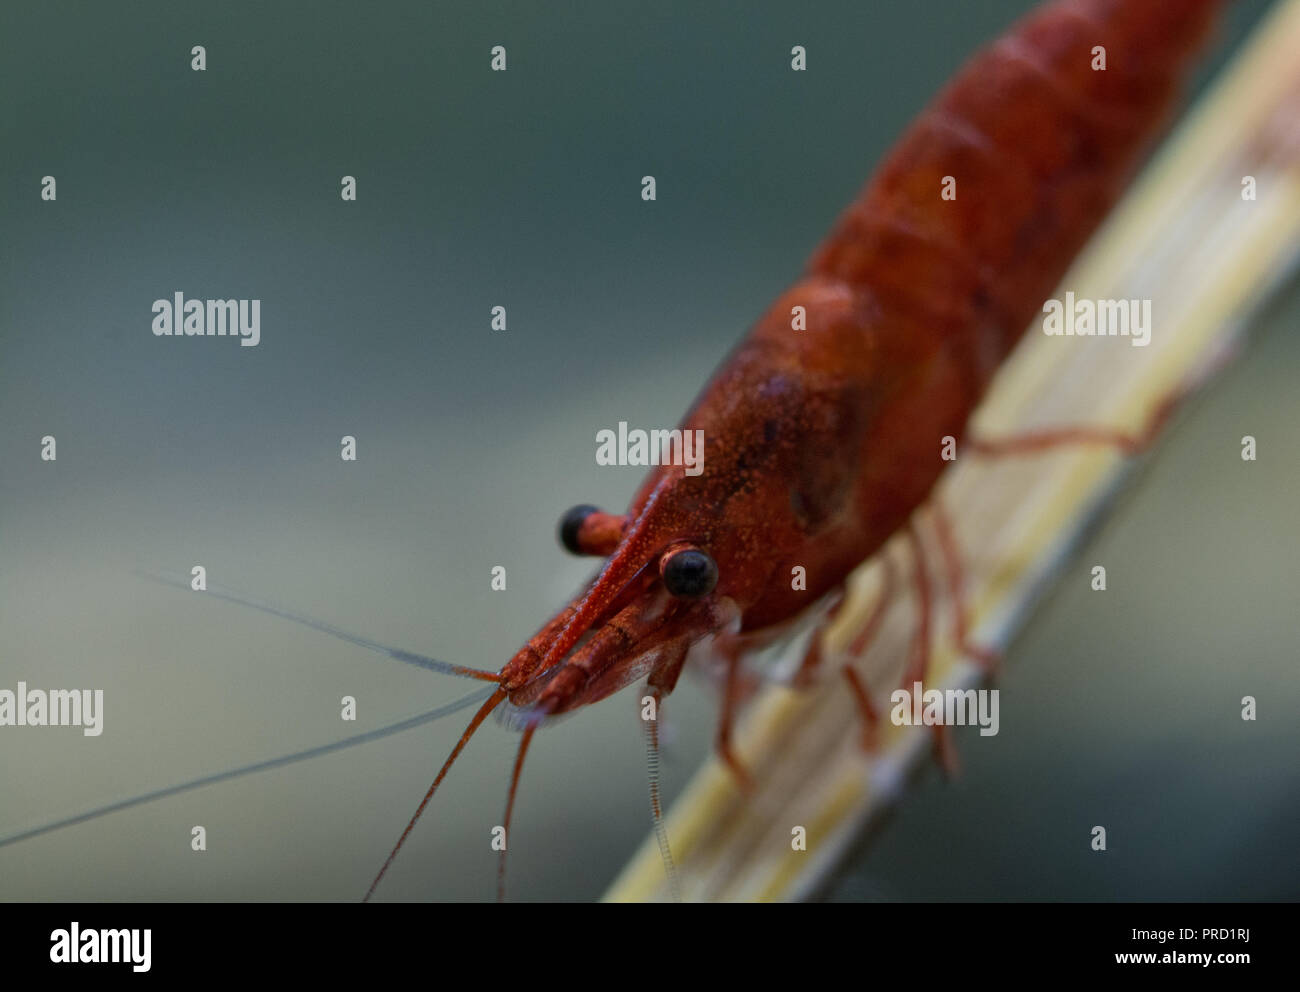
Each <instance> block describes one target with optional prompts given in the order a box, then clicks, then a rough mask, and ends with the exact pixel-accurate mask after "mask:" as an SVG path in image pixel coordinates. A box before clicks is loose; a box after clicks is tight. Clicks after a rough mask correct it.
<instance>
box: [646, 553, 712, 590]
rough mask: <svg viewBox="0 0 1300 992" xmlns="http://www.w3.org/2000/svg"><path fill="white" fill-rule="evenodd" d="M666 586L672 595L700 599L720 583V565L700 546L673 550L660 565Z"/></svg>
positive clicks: (660, 571)
mask: <svg viewBox="0 0 1300 992" xmlns="http://www.w3.org/2000/svg"><path fill="white" fill-rule="evenodd" d="M659 574H660V575H661V576H662V577H663V580H664V588H665V589H667V590H668V594H669V595H670V596H677V597H678V598H680V599H698V598H699V597H701V596H707V595H708V594H709V593H711V592H713V587H714V586H716V585H717V584H718V565H717V563H716V562H715V561H714V560H713V559H712V558H710V557H709V556H708V555H707V554H705V553H704V552H703V551H701V550H700V549H699V548H683V549H682V550H681V551H674V552H671V553H670V554H669V555H668V556H667V557H665V558H664V560H663V562H662V564H661V565H660V566H659Z"/></svg>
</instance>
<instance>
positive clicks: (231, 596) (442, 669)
mask: <svg viewBox="0 0 1300 992" xmlns="http://www.w3.org/2000/svg"><path fill="white" fill-rule="evenodd" d="M135 574H136V575H138V576H139V577H140V578H142V579H148V580H149V581H150V582H157V583H159V584H160V585H165V586H171V587H172V588H174V589H184V590H186V591H187V592H188V591H190V585H189V583H187V582H178V581H177V580H175V579H170V578H167V577H166V576H162V575H155V574H153V573H152V572H144V571H136V573H135ZM203 594H204V595H205V596H213V597H215V598H216V599H223V600H225V601H226V602H227V603H235V604H236V605H238V606H246V607H248V608H249V609H253V610H258V611H259V612H262V613H269V614H270V615H271V616H273V617H279V618H280V619H282V620H288V621H290V622H292V623H296V624H300V625H301V626H303V627H310V628H311V629H312V630H316V631H319V632H320V633H322V634H328V635H329V636H330V637H335V638H338V639H339V640H340V641H346V642H347V643H348V644H354V645H356V646H357V647H359V648H365V649H366V650H367V651H377V652H379V653H380V654H386V655H388V656H389V657H390V658H396V659H397V660H398V661H401V662H405V663H406V664H408V665H414V666H415V667H417V668H424V669H427V670H428V671H431V672H438V673H440V674H442V675H458V676H460V677H461V678H469V679H478V680H479V681H481V682H497V681H500V676H498V675H497V674H496V673H494V672H486V671H483V670H481V669H478V668H466V667H465V666H464V665H453V664H451V663H449V662H446V661H439V660H438V659H437V658H430V657H429V656H427V655H423V654H416V653H415V652H414V651H404V650H403V649H401V648H392V647H389V646H388V645H386V644H380V643H379V642H378V641H375V640H371V639H370V638H369V637H362V636H361V635H360V634H352V633H349V632H348V631H346V630H343V629H342V628H339V627H335V626H334V625H333V624H332V623H326V622H325V621H324V620H317V619H315V618H314V617H309V616H307V615H306V614H305V613H295V612H293V611H292V610H286V609H284V608H283V607H279V606H272V605H271V604H269V603H262V602H259V601H258V600H255V599H252V598H251V597H248V596H244V595H241V594H239V593H235V592H231V591H229V590H225V589H223V588H222V587H219V586H210V587H209V588H207V589H206V590H204V593H203Z"/></svg>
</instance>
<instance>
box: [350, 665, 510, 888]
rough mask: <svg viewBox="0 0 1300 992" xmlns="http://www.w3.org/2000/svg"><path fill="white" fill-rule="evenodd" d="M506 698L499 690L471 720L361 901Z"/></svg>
mask: <svg viewBox="0 0 1300 992" xmlns="http://www.w3.org/2000/svg"><path fill="white" fill-rule="evenodd" d="M505 698H506V691H505V690H504V689H501V688H498V689H497V690H496V691H495V692H493V693H492V695H491V696H489V697H488V700H487V702H486V703H484V704H483V705H482V706H481V707H479V711H478V712H477V713H475V714H474V719H472V720H470V722H469V726H468V727H466V728H465V732H464V733H463V734H461V735H460V740H459V741H457V742H456V746H455V747H454V748H452V749H451V754H450V755H449V756H448V758H447V760H446V761H445V762H444V763H443V766H442V770H441V771H439V772H438V777H437V778H435V779H434V780H433V785H431V786H429V791H428V792H426V793H425V794H424V798H423V799H421V800H420V805H419V806H417V807H416V809H415V813H414V815H413V816H412V817H411V821H410V822H409V823H408V824H407V825H406V829H405V830H403V831H402V836H400V837H398V838H397V843H396V844H394V845H393V849H392V850H391V851H390V852H389V853H388V860H387V861H385V862H384V866H383V867H382V868H380V869H379V874H378V875H376V876H375V880H374V881H373V882H371V883H370V888H369V889H367V890H366V895H365V898H364V899H362V900H361V901H362V902H369V901H370V897H371V896H373V895H374V894H375V888H376V887H377V886H378V885H379V883H380V882H381V881H382V880H383V877H384V875H385V874H386V873H387V871H388V866H389V865H391V864H392V863H393V859H394V858H395V857H397V852H398V851H400V850H401V849H402V845H403V844H405V843H406V838H407V837H408V836H409V835H410V833H411V831H412V830H413V829H414V828H415V825H416V823H418V822H419V820H420V817H421V816H422V815H423V814H424V807H426V806H428V805H429V800H430V799H432V798H433V794H434V793H435V792H436V791H437V790H438V786H440V785H441V784H442V780H443V779H444V778H446V776H447V772H449V771H450V770H451V766H452V763H453V762H455V760H456V759H457V758H458V757H459V756H460V752H461V751H463V750H465V745H466V744H468V743H469V739H470V738H471V737H473V736H474V731H476V730H478V728H479V727H480V726H482V724H483V721H484V720H486V719H487V717H488V714H489V713H491V712H492V711H493V710H494V709H496V708H497V706H498V705H500V703H501V701H502V700H503V699H505Z"/></svg>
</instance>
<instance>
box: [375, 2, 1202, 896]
mask: <svg viewBox="0 0 1300 992" xmlns="http://www.w3.org/2000/svg"><path fill="white" fill-rule="evenodd" d="M1221 2H1222V0H1162V2H1159V3H1156V2H1152V0H1056V2H1054V3H1050V4H1046V5H1044V6H1042V7H1040V8H1039V9H1038V10H1037V11H1035V12H1034V13H1031V14H1030V15H1029V16H1028V17H1026V18H1025V19H1023V20H1022V21H1020V22H1019V24H1018V25H1016V26H1015V27H1013V28H1012V30H1011V31H1010V32H1009V33H1008V34H1007V35H1005V36H1004V37H1003V38H1002V39H1000V40H999V41H997V42H995V43H994V44H992V45H991V46H989V47H988V48H986V49H984V50H983V51H982V52H981V53H979V54H977V55H976V56H975V57H974V58H973V59H972V60H971V61H970V62H969V63H968V64H967V65H966V67H965V68H964V69H963V70H962V71H961V72H960V73H959V74H958V75H957V76H956V78H955V79H954V80H953V81H952V83H951V84H949V86H948V87H947V88H946V89H945V90H944V91H943V92H942V93H941V94H940V95H939V96H938V98H937V99H936V100H935V101H934V102H933V103H932V104H931V106H930V107H929V108H928V109H927V110H926V111H925V112H924V113H923V114H922V115H921V117H920V118H919V119H918V120H917V121H916V122H915V123H914V124H913V125H912V126H911V127H910V129H909V130H908V131H907V132H906V133H905V134H904V135H903V137H902V139H901V141H900V142H899V143H898V145H897V146H896V147H895V149H894V151H893V152H892V153H891V154H890V155H889V156H888V158H887V159H886V160H885V162H884V163H883V164H882V165H881V166H880V168H879V169H878V171H877V172H876V174H875V176H874V177H873V178H872V179H871V180H870V181H869V182H868V184H867V186H866V187H865V189H864V190H863V192H862V193H861V195H860V196H859V198H858V199H857V200H856V201H855V202H854V203H853V204H852V205H851V206H850V207H849V208H848V210H847V211H846V212H845V213H844V215H843V216H842V217H841V219H840V220H839V222H838V224H837V226H836V227H835V229H834V231H833V232H832V233H831V235H830V237H829V238H828V239H827V240H826V242H825V243H824V244H823V245H822V246H821V248H820V249H819V250H818V251H817V252H816V253H815V254H814V256H813V259H812V261H811V264H810V265H809V268H808V272H807V274H806V275H805V276H804V278H803V279H801V280H800V281H799V282H797V283H796V284H795V285H794V286H792V287H791V288H790V289H789V290H787V291H786V292H785V293H784V294H783V295H782V296H781V297H780V298H778V299H777V301H776V302H775V303H774V304H773V305H772V307H771V308H770V309H769V310H768V311H767V312H766V313H765V314H764V315H763V316H762V317H760V318H759V320H758V322H757V324H756V325H755V326H754V327H753V329H752V330H751V331H750V332H749V334H748V335H747V336H746V337H745V338H744V339H743V340H742V341H741V342H740V344H739V346H738V347H737V348H736V349H735V351H733V352H732V354H731V355H730V357H729V358H728V359H727V360H726V361H725V362H724V364H723V365H722V367H721V368H720V369H719V370H718V371H717V372H716V373H715V374H714V376H713V378H712V380H711V381H710V382H709V384H708V385H707V386H706V387H705V389H704V392H703V393H702V394H701V395H700V397H699V398H698V399H697V400H696V402H695V404H694V406H693V408H692V409H691V411H690V412H689V413H688V414H687V415H686V418H685V420H684V421H683V423H682V425H681V426H682V429H683V431H701V432H703V438H704V449H705V458H704V465H703V472H702V474H698V475H688V474H687V472H686V467H685V466H684V465H672V464H669V465H662V466H660V467H659V468H657V469H656V470H655V471H653V472H652V473H651V474H650V475H649V477H648V478H647V479H646V481H645V482H644V483H643V484H642V486H641V488H640V490H639V491H638V492H637V494H636V496H635V498H634V499H633V501H632V504H631V507H630V508H629V510H628V512H627V513H626V514H624V515H613V514H608V513H603V512H600V511H598V510H596V509H595V508H594V507H575V508H574V510H572V511H570V512H569V514H567V515H566V517H565V518H564V519H563V521H562V523H561V539H562V541H563V543H564V544H565V545H566V546H567V547H568V548H569V549H570V550H571V551H574V552H575V553H579V554H588V555H592V556H598V557H604V558H605V559H606V561H605V563H604V565H603V566H602V567H601V569H600V571H599V573H598V574H597V575H596V576H595V578H593V579H592V581H591V582H590V583H589V584H588V585H587V586H586V587H585V588H584V589H583V590H582V591H581V592H580V593H579V594H578V595H577V596H576V597H574V599H573V600H572V601H571V602H570V603H569V604H568V605H567V606H566V607H564V608H563V609H562V610H561V611H560V612H559V613H557V614H556V615H555V616H554V617H553V618H552V619H551V620H550V621H549V622H548V623H547V624H546V625H545V626H543V627H542V629H541V630H540V631H538V632H537V634H535V635H534V636H533V637H532V638H531V639H530V640H529V641H528V643H526V644H525V645H524V646H523V647H522V648H521V649H520V650H519V651H518V652H517V653H516V654H515V656H514V657H513V658H511V659H510V661H509V662H508V663H507V664H506V665H505V666H504V667H503V668H502V669H501V670H500V671H499V672H497V673H495V674H490V673H480V674H481V676H482V677H484V678H487V679H491V680H492V681H495V682H496V683H497V688H496V690H495V691H494V692H493V693H492V695H491V697H489V699H488V700H487V701H486V702H485V703H484V704H483V706H482V707H481V708H480V710H479V711H478V713H477V714H476V715H475V717H474V718H473V720H471V722H470V725H469V727H468V728H467V730H466V731H465V733H464V735H462V737H461V739H460V743H459V744H458V745H457V746H456V748H455V750H454V751H453V752H452V754H451V756H450V757H449V758H448V760H447V762H446V763H445V764H444V765H443V767H442V770H441V771H440V772H439V774H438V776H437V778H436V779H435V780H434V782H433V785H432V786H431V787H430V788H429V791H428V792H427V793H426V795H425V797H424V800H423V801H422V802H421V804H420V806H419V808H418V809H417V810H416V812H415V815H414V816H413V817H412V818H411V820H410V822H409V823H408V825H407V828H406V831H405V832H404V833H403V834H402V837H401V839H399V840H398V842H397V846H396V847H395V848H394V849H393V852H392V854H390V855H389V858H388V861H387V862H386V863H385V865H384V867H383V868H382V869H381V870H380V872H379V876H378V877H377V878H376V879H375V883H374V884H372V886H371V892H372V893H373V892H374V889H375V885H377V884H378V883H379V881H380V879H382V878H383V876H384V873H385V872H386V871H387V869H388V867H389V865H391V864H392V861H393V858H394V856H395V855H396V854H397V852H398V850H399V849H400V848H401V846H402V843H403V841H404V840H405V838H406V837H407V836H408V835H409V833H410V831H411V829H412V828H413V827H414V825H415V823H416V822H417V820H418V819H419V817H420V815H421V813H422V812H423V810H424V808H425V806H426V805H427V803H428V802H429V799H430V798H431V797H432V795H433V794H434V791H435V790H436V789H437V787H438V785H439V783H440V782H441V781H442V779H443V778H444V776H445V775H446V774H447V771H448V770H449V768H450V767H451V765H452V763H453V762H454V761H455V759H456V757H457V756H458V755H459V754H460V752H461V750H462V749H463V747H464V746H465V744H466V743H467V741H468V740H469V738H470V737H471V736H472V735H473V733H474V732H475V731H476V730H477V728H478V727H479V726H480V725H481V724H482V722H483V720H484V719H486V717H487V716H488V714H489V713H490V712H492V710H494V709H496V708H497V707H498V706H500V705H501V704H502V703H504V702H507V701H508V702H509V707H508V709H507V712H508V713H510V714H511V718H512V719H515V720H516V722H517V725H518V726H520V727H521V728H522V729H523V736H522V738H521V743H520V747H519V755H518V758H517V759H516V763H515V770H514V775H513V777H512V780H511V787H510V799H509V801H508V802H507V807H506V823H507V824H508V822H509V818H510V810H511V808H512V806H513V800H514V795H515V788H516V786H517V784H518V781H519V775H520V769H521V767H522V764H523V760H524V755H525V754H526V752H527V749H528V746H529V742H530V740H531V739H532V736H533V733H534V731H535V730H536V728H537V726H538V725H539V724H541V723H542V722H543V721H544V720H545V719H546V718H547V717H551V716H554V715H557V714H560V713H565V712H569V711H572V710H575V709H578V708H580V707H582V706H586V705H589V704H591V703H594V702H596V701H598V700H600V699H602V698H604V697H605V696H608V695H609V694H611V693H613V692H615V691H617V690H618V689H620V688H622V687H623V686H626V685H628V684H630V683H632V682H633V681H636V680H638V679H640V678H642V677H646V676H648V679H647V688H648V690H649V691H650V693H651V694H652V695H653V696H654V697H656V698H659V697H662V696H663V695H665V694H667V693H669V692H671V691H672V689H673V687H674V685H675V684H676V681H677V678H678V676H679V675H680V673H681V670H682V667H683V665H684V664H685V661H686V658H687V652H688V649H689V648H690V647H691V645H692V644H694V643H695V642H697V641H700V640H702V639H703V638H706V637H708V636H710V635H720V647H722V646H723V645H727V646H726V647H722V651H721V653H723V654H724V656H727V657H728V661H729V662H730V664H731V667H730V668H729V673H734V670H735V663H736V661H737V659H738V656H739V653H743V651H744V650H746V649H747V648H748V647H749V646H752V645H756V644H759V643H762V641H763V638H764V637H767V636H774V634H775V633H776V632H778V631H780V630H782V629H783V628H784V627H785V626H786V625H787V624H788V622H789V621H792V620H794V619H795V618H797V617H798V616H799V615H800V614H802V613H803V612H804V611H805V610H807V609H808V608H809V607H811V606H812V605H813V604H814V603H816V602H818V601H819V600H820V599H821V598H822V597H823V595H824V594H827V593H829V592H831V591H833V590H835V589H837V588H839V587H840V586H842V584H843V583H844V580H845V578H846V577H847V576H848V574H849V573H850V572H852V571H853V569H854V568H856V567H857V566H858V565H859V564H861V563H862V562H863V561H864V560H866V559H867V558H869V557H870V556H871V555H872V554H874V553H875V552H876V551H877V550H878V549H879V548H880V547H881V546H882V545H883V544H884V543H885V542H886V541H887V540H888V539H889V538H890V537H891V536H892V535H893V534H894V533H895V532H896V531H898V530H899V529H900V528H901V527H903V526H904V525H905V524H906V523H907V522H908V520H909V518H910V517H911V515H912V514H913V512H914V511H916V510H917V509H918V508H919V507H920V506H921V505H922V504H924V503H925V502H926V500H927V499H928V497H929V495H930V492H931V490H932V489H933V488H934V485H935V483H936V482H937V481H938V479H939V476H940V475H941V474H942V470H943V468H944V466H945V463H944V461H943V459H942V457H941V444H942V443H943V439H944V438H945V437H952V438H954V439H960V438H961V437H962V435H963V433H964V431H965V427H966V423H967V420H968V419H969V418H970V416H971V413H972V412H973V410H974V409H975V407H976V405H977V404H978V402H979V400H980V398H981V396H982V395H983V394H984V392H985V390H986V389H987V387H988V385H989V382H990V381H991V379H992V377H993V375H994V373H995V372H996V370H997V368H998V366H999V365H1000V364H1001V362H1002V361H1003V360H1004V359H1005V357H1006V356H1007V354H1008V353H1009V352H1010V351H1011V349H1012V348H1013V347H1014V345H1015V344H1016V342H1017V341H1018V340H1019V338H1020V337H1021V335H1022V334H1023V333H1024V331H1025V329H1026V328H1027V327H1028V325H1029V322H1030V319H1031V317H1032V316H1033V315H1034V313H1035V311H1037V309H1038V308H1039V307H1040V306H1041V304H1042V302H1043V300H1044V299H1045V298H1046V297H1047V295H1048V294H1049V293H1050V292H1051V291H1052V289H1053V288H1054V287H1055V285H1056V283H1057V282H1058V280H1059V279H1060V278H1061V276H1062V275H1063V274H1064V272H1065V270H1066V268H1067V266H1068V265H1069V264H1070V262H1071V260H1072V259H1073V258H1074V256H1075V254H1076V253H1077V252H1078V251H1079V249H1080V248H1081V247H1082V245H1083V244H1084V242H1085V241H1086V240H1087V239H1088V237H1089V235H1090V234H1091V233H1092V232H1093V230H1094V228H1095V227H1096V226H1097V225H1098V223H1100V221H1101V219H1102V218H1103V217H1104V215H1105V214H1106V212H1107V211H1108V210H1109V209H1110V207H1111V206H1112V204H1113V203H1114V202H1115V201H1116V199H1118V197H1119V195H1120V192H1121V191H1122V189H1123V188H1124V186H1125V184H1126V182H1127V180H1128V179H1129V177H1130V176H1131V175H1132V173H1133V172H1134V170H1135V169H1136V166H1137V165H1138V162H1139V159H1140V157H1141V155H1142V153H1143V151H1144V150H1145V148H1146V147H1147V145H1148V144H1149V143H1150V141H1151V140H1152V138H1153V137H1154V135H1155V133H1156V132H1157V130H1158V129H1159V126H1160V125H1161V124H1162V123H1163V121H1164V119H1165V117H1166V115H1167V113H1168V112H1169V111H1170V109H1171V108H1172V106H1173V99H1174V95H1175V91H1176V89H1177V86H1178V83H1179V80H1180V78H1181V76H1182V75H1183V73H1184V71H1185V70H1186V69H1187V67H1188V65H1189V63H1190V62H1191V60H1192V58H1193V56H1194V55H1195V53H1196V50H1197V49H1198V48H1199V42H1200V41H1201V40H1202V38H1203V37H1204V36H1205V35H1206V33H1207V32H1208V29H1209V27H1210V22H1211V20H1212V16H1213V15H1214V14H1215V13H1216V12H1217V8H1218V7H1219V6H1221ZM1103 60H1104V61H1103ZM1103 65H1104V68H1102V66H1103ZM945 192H946V193H947V194H948V195H946V196H945V195H943V194H944V193H945ZM954 193H955V196H953V195H952V194H954ZM796 308H802V310H801V311H797V310H796ZM796 313H800V314H801V315H802V320H801V321H799V322H796V319H795V315H796ZM697 436H698V435H697ZM796 568H801V569H802V572H801V573H800V581H794V575H795V569H796ZM729 682H730V674H729ZM730 701H731V699H730V693H728V696H727V700H726V702H725V704H724V707H725V708H724V718H723V722H722V730H721V731H720V734H719V745H720V751H721V752H722V755H723V757H724V759H727V760H728V763H729V764H730V765H731V767H732V768H733V770H735V771H736V772H737V774H738V775H739V776H740V777H741V778H742V779H743V778H744V776H745V772H744V770H743V769H742V768H740V766H739V765H738V764H737V763H736V762H735V761H734V759H733V758H732V757H731V755H730V753H729V750H728V748H727V744H726V741H727V737H726V735H727V727H728V726H729V713H730ZM653 739H654V738H653V730H652V737H651V740H652V746H653ZM656 790H657V785H654V784H652V808H653V809H654V810H655V812H656V818H657V817H658V810H659V804H658V798H657V791H656ZM657 822H658V821H657ZM661 846H663V847H664V849H665V850H666V841H664V840H663V839H662V838H661ZM503 865H504V862H503Z"/></svg>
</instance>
